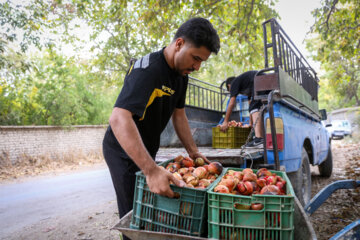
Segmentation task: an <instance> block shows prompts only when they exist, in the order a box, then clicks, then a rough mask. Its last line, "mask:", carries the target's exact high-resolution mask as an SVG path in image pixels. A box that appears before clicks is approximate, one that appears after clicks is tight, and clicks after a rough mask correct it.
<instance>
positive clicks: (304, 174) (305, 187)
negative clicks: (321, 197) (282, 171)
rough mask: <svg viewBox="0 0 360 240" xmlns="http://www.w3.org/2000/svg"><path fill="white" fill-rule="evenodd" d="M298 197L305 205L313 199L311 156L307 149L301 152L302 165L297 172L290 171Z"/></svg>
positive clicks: (289, 174)
mask: <svg viewBox="0 0 360 240" xmlns="http://www.w3.org/2000/svg"><path fill="white" fill-rule="evenodd" d="M288 176H289V178H290V181H291V184H292V186H293V188H294V192H295V195H296V197H297V198H298V199H299V201H300V203H301V205H303V206H305V205H306V204H308V203H309V202H310V199H311V172H310V163H309V156H308V154H307V152H306V150H305V148H303V149H302V152H301V166H300V168H299V169H298V170H297V171H296V172H292V173H288Z"/></svg>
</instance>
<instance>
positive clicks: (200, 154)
mask: <svg viewBox="0 0 360 240" xmlns="http://www.w3.org/2000/svg"><path fill="white" fill-rule="evenodd" d="M189 157H190V158H192V159H194V160H195V159H196V158H199V157H200V158H202V159H204V161H205V162H206V163H207V164H210V161H209V160H208V159H207V158H206V157H205V156H204V155H203V154H202V153H200V152H195V153H191V154H189Z"/></svg>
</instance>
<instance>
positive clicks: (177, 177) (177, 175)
mask: <svg viewBox="0 0 360 240" xmlns="http://www.w3.org/2000/svg"><path fill="white" fill-rule="evenodd" d="M173 176H174V177H175V178H176V179H177V180H183V178H182V176H181V175H180V173H178V172H174V173H173Z"/></svg>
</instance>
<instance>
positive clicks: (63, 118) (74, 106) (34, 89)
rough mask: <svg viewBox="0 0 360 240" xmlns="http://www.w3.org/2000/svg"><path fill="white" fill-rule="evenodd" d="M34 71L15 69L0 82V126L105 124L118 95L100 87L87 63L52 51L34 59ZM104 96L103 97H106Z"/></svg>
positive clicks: (99, 79) (98, 79) (96, 77)
mask: <svg viewBox="0 0 360 240" xmlns="http://www.w3.org/2000/svg"><path fill="white" fill-rule="evenodd" d="M33 61H34V65H36V66H37V68H36V70H33V71H31V72H26V73H24V72H22V71H19V70H17V68H13V69H11V71H8V72H7V74H6V77H5V78H0V82H1V86H2V87H1V88H0V111H1V113H2V114H1V115H0V124H5V125H8V124H12V125H20V124H22V125H29V124H35V125H74V124H104V123H106V122H107V119H108V116H109V115H110V112H111V110H112V104H113V102H114V98H115V97H116V94H117V91H115V90H112V89H110V88H107V87H106V86H104V85H103V84H102V81H101V80H102V79H104V78H105V77H106V76H104V75H103V74H99V73H92V72H91V71H90V70H89V67H88V66H89V64H88V63H87V62H78V61H77V59H74V58H65V57H64V56H62V55H59V54H57V53H56V52H55V51H54V50H47V51H46V52H44V53H43V55H40V57H39V56H38V55H36V56H34V57H33ZM105 93H106V94H105Z"/></svg>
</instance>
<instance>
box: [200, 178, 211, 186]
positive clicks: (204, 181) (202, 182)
mask: <svg viewBox="0 0 360 240" xmlns="http://www.w3.org/2000/svg"><path fill="white" fill-rule="evenodd" d="M210 184H211V181H210V180H209V179H200V180H199V186H204V187H205V188H207V187H208V186H210Z"/></svg>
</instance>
